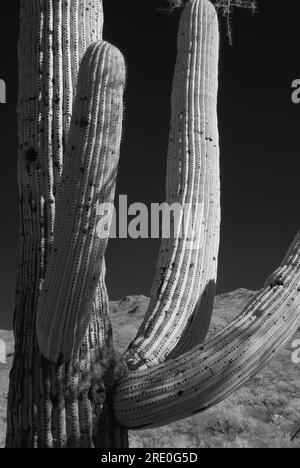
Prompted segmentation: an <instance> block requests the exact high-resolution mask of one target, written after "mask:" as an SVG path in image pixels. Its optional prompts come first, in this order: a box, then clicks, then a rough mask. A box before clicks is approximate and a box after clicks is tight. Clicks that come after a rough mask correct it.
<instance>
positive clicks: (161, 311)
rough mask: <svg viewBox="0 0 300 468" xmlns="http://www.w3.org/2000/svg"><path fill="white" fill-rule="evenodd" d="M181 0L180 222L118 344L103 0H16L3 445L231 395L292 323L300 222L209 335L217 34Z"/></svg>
mask: <svg viewBox="0 0 300 468" xmlns="http://www.w3.org/2000/svg"><path fill="white" fill-rule="evenodd" d="M174 1H175V2H177V0H174ZM180 3H184V4H185V5H184V8H183V11H182V16H181V21H180V25H179V32H178V58H177V63H176V69H175V76H174V84H173V93H172V125H171V132H170V142H169V152H168V171H167V190H166V192H167V202H168V203H169V204H172V203H175V202H177V203H180V205H181V206H182V207H183V206H185V207H186V210H187V211H186V213H185V217H184V218H182V217H180V219H179V223H178V224H176V226H175V231H176V232H178V230H181V232H183V233H184V235H183V236H182V237H180V236H179V237H176V236H174V237H172V238H171V239H169V240H163V242H162V245H161V250H160V256H159V259H158V265H157V274H156V277H155V280H154V283H153V287H152V297H151V301H150V305H149V310H148V311H147V313H146V316H145V318H144V321H143V323H142V325H141V327H140V329H139V332H138V334H137V337H136V338H135V339H134V340H133V342H132V343H131V344H130V345H129V348H128V350H127V351H126V352H125V354H124V356H123V357H122V358H119V357H118V355H117V353H116V351H115V350H114V346H113V340H112V330H111V325H110V321H109V310H108V298H107V293H106V288H105V263H104V253H105V248H106V244H107V239H106V238H103V237H101V236H100V235H99V229H98V228H99V223H100V226H101V225H102V224H103V217H102V215H101V214H99V206H100V205H101V204H102V203H110V202H112V200H113V197H114V190H115V178H116V171H117V164H118V155H119V146H120V140H121V125H122V94H123V89H124V82H125V71H124V61H123V58H122V55H121V54H120V52H119V51H118V50H117V49H115V48H114V47H113V46H111V45H110V44H107V43H106V42H102V41H101V39H102V37H101V36H102V19H103V16H102V4H101V2H99V0H72V1H71V0H65V1H63V2H61V1H59V0H38V1H37V0H23V1H21V33H20V90H19V107H18V115H19V145H20V146H19V156H18V167H19V189H20V196H21V200H20V221H21V223H20V226H21V231H20V236H21V261H20V269H19V277H18V287H17V304H16V313H15V324H14V328H15V335H16V352H15V357H14V364H13V369H12V373H11V381H10V392H9V405H8V431H7V446H8V447H126V446H127V444H128V436H127V430H128V429H130V428H134V429H140V428H146V427H157V426H160V425H164V424H168V423H170V422H172V421H174V420H176V419H179V418H184V417H187V416H190V415H192V414H196V413H198V412H200V411H203V410H205V409H207V408H209V407H210V406H212V405H214V404H216V403H218V402H219V401H221V400H222V399H224V398H225V397H226V396H227V395H229V394H230V393H231V392H232V391H234V390H235V389H236V388H238V387H239V386H241V385H242V384H244V383H245V382H246V380H247V379H249V378H250V377H252V376H253V375H255V373H257V372H258V371H259V370H260V369H261V368H262V367H263V365H265V363H266V362H268V360H269V359H270V358H271V357H272V356H273V355H274V353H275V352H276V351H278V350H279V349H280V347H281V346H283V345H284V344H285V343H286V342H287V341H288V340H289V339H290V337H291V336H292V335H293V334H294V332H295V331H296V329H297V328H298V327H299V325H300V233H299V234H298V235H297V236H296V238H295V240H294V242H293V243H292V245H291V247H290V249H289V251H288V253H287V255H286V257H285V258H284V260H283V262H282V264H281V265H280V267H279V268H278V269H277V270H276V271H275V272H274V274H273V275H272V276H271V277H270V278H269V280H268V281H267V283H266V285H265V287H264V288H263V289H262V290H261V291H260V292H259V293H258V294H257V295H256V296H255V297H254V298H253V299H252V300H251V301H250V303H249V304H248V305H247V306H246V307H245V309H244V311H243V312H242V313H241V315H240V316H239V317H238V318H237V319H236V320H235V321H234V322H233V323H232V324H231V325H229V326H228V327H226V328H225V329H224V330H222V331H220V332H219V333H217V334H216V335H215V336H214V337H213V338H211V339H210V340H209V341H205V342H204V339H205V336H206V333H207V330H208V326H209V322H210V318H211V311H212V306H213V297H214V286H215V281H216V272H217V256H218V244H219V227H220V199H219V147H218V128H217V112H216V106H217V88H218V85H217V83H218V52H219V50H218V47H219V45H218V44H219V32H218V20H217V13H216V11H215V8H214V7H213V5H212V3H211V2H210V1H209V0H187V1H186V2H180ZM216 3H217V4H218V3H219V2H216ZM221 3H222V5H223V4H224V3H225V0H224V2H221ZM237 3H238V0H237ZM245 3H246V0H245V1H243V2H242V4H243V5H244V4H245ZM229 4H230V2H229ZM75 96H76V97H75ZM72 108H73V111H72ZM109 221H110V220H109V218H108V228H109ZM106 222H107V218H106ZM101 231H102V230H101Z"/></svg>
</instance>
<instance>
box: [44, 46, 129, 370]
mask: <svg viewBox="0 0 300 468" xmlns="http://www.w3.org/2000/svg"><path fill="white" fill-rule="evenodd" d="M124 85H125V64H124V60H123V56H122V55H121V53H120V52H119V51H118V50H117V49H116V48H115V47H113V46H112V45H110V44H108V43H106V42H101V43H95V44H92V45H91V46H90V47H89V48H88V50H87V52H86V53H85V55H84V58H83V60H82V63H81V67H80V72H79V80H78V90H77V96H76V100H75V104H74V109H73V114H72V123H71V130H70V135H69V138H68V145H67V152H66V157H65V162H64V170H63V174H62V181H61V186H60V192H59V197H58V209H57V214H56V224H55V231H54V244H53V248H52V252H51V256H50V259H49V263H48V266H47V272H46V277H45V281H44V284H43V289H42V293H41V297H40V301H39V304H38V309H37V337H38V342H39V346H40V349H41V352H42V354H43V355H44V356H45V357H47V358H48V359H49V360H50V361H52V362H57V361H62V362H64V361H68V360H70V358H71V357H72V355H73V354H74V353H75V352H76V351H77V350H78V349H79V346H80V344H81V342H82V339H83V337H84V335H85V332H86V328H87V325H88V322H89V320H90V316H91V307H92V303H93V300H94V296H95V291H96V287H97V284H98V281H99V277H100V274H101V269H102V267H103V256H104V252H105V249H106V245H107V240H108V234H109V227H110V221H111V218H112V214H113V212H112V210H109V206H104V204H106V203H107V204H112V203H113V198H114V190H115V181H116V172H117V165H118V158H119V148H120V142H121V131H122V116H123V113H122V108H123V91H124ZM103 207H104V208H105V209H104V210H103ZM106 210H108V213H106ZM105 227H106V228H107V229H106V231H105ZM105 232H106V235H105Z"/></svg>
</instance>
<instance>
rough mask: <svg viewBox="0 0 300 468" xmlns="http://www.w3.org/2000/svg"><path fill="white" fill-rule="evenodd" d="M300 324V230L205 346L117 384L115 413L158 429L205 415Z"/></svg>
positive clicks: (127, 424)
mask: <svg viewBox="0 0 300 468" xmlns="http://www.w3.org/2000/svg"><path fill="white" fill-rule="evenodd" d="M299 325H300V232H299V233H298V235H297V236H296V238H295V240H294V242H293V244H292V245H291V247H290V249H289V251H288V253H287V255H286V257H285V259H284V260H283V262H282V264H281V266H280V268H279V269H277V270H276V272H275V273H274V274H273V275H272V276H271V278H270V279H269V280H268V282H267V283H266V285H265V287H264V289H262V290H261V291H260V292H259V293H258V294H257V295H256V296H255V297H254V298H253V299H252V300H251V301H250V302H249V304H248V305H247V306H246V308H245V309H244V311H243V313H242V314H241V315H240V316H239V317H238V318H237V319H236V320H235V321H234V322H233V323H232V324H230V325H228V326H227V327H226V328H225V329H224V330H222V331H220V332H219V333H217V334H216V335H215V336H214V337H213V338H212V339H210V340H209V341H207V342H205V343H204V344H203V345H198V346H196V347H194V348H193V349H192V350H191V351H189V352H188V353H186V354H184V355H183V356H181V357H179V358H177V359H176V360H171V361H169V362H167V363H164V364H162V365H160V366H154V367H153V369H147V370H146V371H135V372H132V373H129V375H128V376H127V377H125V378H124V379H123V380H121V381H120V383H119V385H118V386H117V388H116V393H115V398H114V410H115V415H116V417H117V419H118V421H119V422H120V424H122V425H123V426H125V427H127V428H135V429H137V428H144V427H157V426H161V425H164V424H168V423H170V422H173V421H175V420H178V419H180V418H185V417H188V416H191V415H193V414H196V413H198V412H200V411H203V410H205V409H207V408H209V407H211V406H213V405H215V404H216V403H218V402H220V401H221V400H223V399H224V398H225V397H226V396H228V395H229V394H230V393H232V392H233V391H234V390H236V389H237V388H239V387H240V386H241V385H243V384H244V383H245V382H246V381H247V380H248V379H249V378H251V377H252V376H254V375H255V374H256V373H257V372H258V371H259V370H260V369H261V368H262V367H263V366H264V365H265V364H266V362H268V360H269V359H270V358H271V357H272V356H274V354H275V353H276V352H277V351H278V350H279V349H280V348H281V347H282V346H283V345H284V344H285V343H286V342H287V341H288V340H289V339H290V338H291V337H292V336H293V334H294V333H295V332H296V331H297V328H298V327H299Z"/></svg>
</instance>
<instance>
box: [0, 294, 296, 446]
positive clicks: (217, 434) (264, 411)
mask: <svg viewBox="0 0 300 468" xmlns="http://www.w3.org/2000/svg"><path fill="white" fill-rule="evenodd" d="M253 294H254V293H253V292H252V291H248V290H247V289H239V290H237V291H235V292H232V293H227V294H222V295H220V296H218V297H217V298H216V301H215V310H214V316H213V320H212V324H211V329H210V334H212V333H214V332H215V331H217V330H219V329H221V328H222V327H224V326H225V325H227V324H228V323H229V322H231V321H232V320H233V319H234V318H235V317H236V316H237V315H238V314H239V313H240V312H241V310H242V308H243V306H244V305H245V304H246V302H247V301H248V300H249V299H250V298H251V297H252V295H253ZM148 302H149V299H148V298H147V297H145V296H131V297H125V298H124V299H123V300H121V301H115V302H111V306H110V309H111V316H112V321H113V325H114V330H115V342H116V345H117V347H118V349H119V350H120V351H122V350H124V349H125V348H126V347H127V345H128V343H129V341H130V340H131V339H132V338H133V337H134V335H135V333H136V331H137V328H138V326H139V324H140V322H141V320H142V318H143V316H144V314H145V311H146V309H147V305H148ZM299 338H300V332H298V333H297V335H296V336H295V337H294V339H299ZM0 339H3V340H5V342H6V344H7V354H8V356H7V363H6V364H5V365H2V364H0V447H3V444H4V434H5V406H6V396H7V387H8V376H9V370H10V367H11V363H12V356H13V335H12V332H10V331H0ZM294 339H293V340H294ZM293 340H292V341H293ZM292 341H291V342H290V343H288V344H287V346H286V347H285V348H284V349H283V350H282V351H281V352H280V353H279V354H278V355H277V356H276V357H275V358H274V359H273V360H272V361H271V362H270V363H269V364H268V365H267V366H266V367H265V369H264V370H263V371H262V372H260V373H259V374H258V375H257V376H256V377H255V378H254V379H252V380H251V381H249V382H248V383H247V384H246V385H245V386H244V387H242V388H241V389H240V390H238V391H236V392H235V393H234V394H233V395H231V396H230V397H229V398H227V399H226V400H225V401H224V402H222V403H220V404H219V405H217V406H216V407H214V408H212V409H210V410H208V411H206V412H205V413H202V414H199V415H197V416H194V417H193V418H188V419H185V420H182V421H179V422H177V423H174V424H172V425H169V426H166V427H164V428H161V429H155V430H146V431H139V432H131V433H130V443H131V446H132V447H147V448H159V447H174V448H188V447H189V448H196V447H207V448H210V447H225V448H226V447H228V448H229V447H236V448H275V447H276V448H286V447H288V448H293V447H294V448H300V433H299V434H297V429H300V372H299V370H300V364H299V365H296V364H294V363H293V362H292V352H293V349H292ZM292 439H293V440H292Z"/></svg>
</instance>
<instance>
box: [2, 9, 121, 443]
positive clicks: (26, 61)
mask: <svg viewBox="0 0 300 468" xmlns="http://www.w3.org/2000/svg"><path fill="white" fill-rule="evenodd" d="M102 25H103V10H102V2H101V1H99V0H64V1H63V2H62V1H60V0H23V1H21V4H20V40H19V62H20V68H19V77H20V84H19V104H18V127H19V154H18V181H19V192H20V238H21V255H20V266H19V275H18V284H17V294H16V311H15V321H14V331H15V337H16V349H15V357H14V363H13V368H12V372H11V379H10V390H9V402H8V424H7V426H8V428H7V442H6V443H7V446H8V447H65V446H69V447H79V446H82V447H93V446H103V445H109V444H111V446H118V445H125V446H126V444H127V434H126V431H123V430H122V429H120V428H119V427H118V425H117V424H116V423H115V422H114V420H113V419H110V416H108V415H107V414H108V413H109V411H108V403H107V395H106V385H111V382H112V373H113V370H112V369H113V367H114V365H115V354H114V351H113V347H112V330H111V326H110V322H109V319H108V311H107V309H108V298H107V293H106V288H105V281H104V276H105V266H104V263H103V261H102V268H101V262H100V264H97V267H96V268H94V267H93V266H92V264H90V263H89V262H88V266H89V268H92V269H93V274H92V279H93V282H94V281H95V280H94V277H97V280H98V284H96V286H97V288H96V291H95V286H93V287H94V289H93V301H92V302H89V307H90V313H89V316H88V317H89V319H88V321H87V322H86V323H85V325H86V326H85V331H84V332H83V336H82V337H81V347H80V349H79V350H78V349H77V350H76V352H75V353H74V354H73V356H72V359H71V360H69V362H68V364H67V365H63V364H62V363H56V364H53V365H52V364H51V363H50V362H49V361H48V360H47V359H46V358H45V357H44V356H43V355H42V354H41V352H40V349H39V345H38V342H37V337H36V316H37V306H38V302H39V300H40V295H41V291H42V288H43V283H44V280H45V275H46V269H47V265H48V263H49V258H51V256H52V255H53V256H54V258H55V257H57V255H56V254H57V252H55V251H56V245H57V244H56V243H55V244H53V236H54V233H57V232H58V235H59V232H61V222H60V221H59V220H60V219H62V217H63V216H64V214H65V211H64V210H65V207H66V206H67V205H68V204H69V207H70V202H74V205H72V207H70V210H71V211H70V213H73V218H72V219H73V221H74V223H75V222H77V221H78V219H77V218H76V216H75V215H78V213H77V212H76V209H77V208H78V209H79V210H81V212H83V211H84V217H82V218H81V219H82V220H83V221H84V223H85V224H84V226H80V229H89V228H90V227H91V226H92V223H93V220H94V208H95V203H96V201H97V200H98V199H100V197H101V196H104V195H103V185H102V184H104V183H106V187H107V188H106V191H105V196H106V195H107V196H108V197H111V196H112V194H113V187H114V177H115V174H114V166H115V164H116V161H117V157H118V149H119V143H120V141H119V140H120V138H119V136H120V126H121V120H122V89H123V88H124V63H123V61H122V57H121V55H120V53H119V52H118V51H116V49H115V48H113V47H112V46H110V45H108V44H101V43H99V41H101V40H102ZM97 41H98V42H97ZM95 43H96V44H95ZM91 44H93V45H91ZM83 57H84V58H83ZM82 59H83V60H82ZM81 61H82V64H81ZM80 64H81V75H80V78H79V86H78V88H79V89H78V93H77V99H76V102H75V105H74V114H73V122H72V128H71V131H70V124H71V118H72V106H73V102H74V98H75V95H76V88H77V80H78V72H79V66H80ZM103 106H104V107H103ZM110 112H111V114H110ZM102 124H103V126H104V127H103V129H102V130H103V131H104V132H105V133H104V134H103V135H105V136H106V138H109V141H108V142H107V139H106V138H104V137H103V138H102V139H100V140H99V133H100V127H101V125H102ZM106 132H107V133H106ZM112 153H114V154H112ZM110 156H111V159H110ZM107 159H108V160H107ZM63 163H64V172H63V173H62V169H63ZM98 163H100V167H98ZM101 169H103V173H102V175H101V174H99V172H101ZM88 176H89V177H88ZM101 177H102V179H101ZM109 178H110V179H109ZM100 180H101V190H100V188H99V183H100ZM77 183H78V185H77ZM89 184H91V185H89ZM92 184H93V186H92ZM76 190H77V192H76V197H77V196H78V197H79V196H80V197H81V198H80V199H79V198H78V199H77V198H76V199H74V200H72V199H71V197H72V195H74V196H75V194H74V191H76ZM59 191H60V197H59V196H58V192H59ZM89 196H91V199H90V200H89ZM84 197H86V198H85V202H84V206H81V204H82V201H83V198H84ZM57 198H60V200H61V203H59V204H58V203H57ZM76 204H77V205H76ZM58 205H59V206H60V209H59V208H58ZM72 210H73V211H72ZM56 211H57V212H58V217H57V218H58V223H56V227H54V221H55V213H56ZM89 220H91V221H90V222H88V221H89ZM68 221H70V219H69V220H68ZM86 222H87V225H86ZM88 239H89V240H88V241H87V242H86V243H85V247H86V249H87V250H86V251H87V252H90V253H89V255H90V258H92V257H93V254H94V253H93V251H92V248H93V245H92V243H91V238H90V237H89V238H88ZM93 239H94V238H93ZM66 240H67V241H69V238H68V239H66ZM63 247H65V244H64V245H63ZM74 248H75V250H76V245H75V247H74ZM67 253H68V252H67ZM60 254H62V255H65V252H64V251H63V249H61V250H60ZM72 260H73V258H72V259H71V261H72ZM97 260H98V259H97ZM77 261H78V258H77V257H76V258H74V263H76V262H77ZM84 261H86V258H85V259H84ZM49 266H50V267H51V264H50V265H49ZM55 274H56V273H55ZM89 274H90V272H89ZM47 287H48V286H47V278H46V288H45V290H44V294H47ZM42 300H43V297H42ZM44 323H47V315H46V316H45V318H44ZM54 325H55V324H54ZM68 326H69V324H68ZM59 328H60V327H59ZM52 336H53V335H52ZM58 337H59V336H58ZM102 424H103V430H101V429H100V426H101V425H102ZM98 433H101V438H100V439H98V438H97V437H98Z"/></svg>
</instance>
